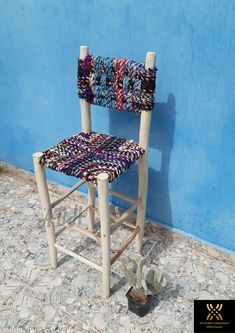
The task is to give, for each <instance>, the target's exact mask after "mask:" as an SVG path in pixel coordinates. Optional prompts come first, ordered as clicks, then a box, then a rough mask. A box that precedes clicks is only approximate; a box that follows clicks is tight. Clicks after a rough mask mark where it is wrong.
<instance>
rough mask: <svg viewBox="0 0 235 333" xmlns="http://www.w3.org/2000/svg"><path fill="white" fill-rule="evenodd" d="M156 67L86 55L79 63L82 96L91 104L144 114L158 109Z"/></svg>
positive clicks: (79, 89) (80, 93) (80, 92)
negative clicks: (155, 97) (156, 100)
mask: <svg viewBox="0 0 235 333" xmlns="http://www.w3.org/2000/svg"><path fill="white" fill-rule="evenodd" d="M155 78H156V68H153V69H146V68H145V63H144V62H136V61H130V60H126V59H115V58H107V57H94V56H91V55H88V56H86V58H85V59H84V60H81V59H79V60H78V95H79V97H80V98H84V99H86V101H87V102H89V103H91V104H96V105H100V106H105V107H110V108H116V109H119V110H121V111H130V112H135V113H140V112H141V111H142V110H145V111H150V110H152V109H153V106H154V91H155Z"/></svg>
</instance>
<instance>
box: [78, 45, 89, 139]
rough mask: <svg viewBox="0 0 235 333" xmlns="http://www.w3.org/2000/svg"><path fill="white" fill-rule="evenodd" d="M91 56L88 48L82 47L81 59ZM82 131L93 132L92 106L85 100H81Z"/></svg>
mask: <svg viewBox="0 0 235 333" xmlns="http://www.w3.org/2000/svg"><path fill="white" fill-rule="evenodd" d="M88 54H89V50H88V46H80V59H82V60H83V59H85V57H86V56H87V55H88ZM80 105H81V120H82V131H83V132H84V133H90V132H91V106H90V103H88V102H87V101H86V100H85V99H83V98H80Z"/></svg>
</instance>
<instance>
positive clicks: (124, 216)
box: [110, 201, 138, 234]
mask: <svg viewBox="0 0 235 333" xmlns="http://www.w3.org/2000/svg"><path fill="white" fill-rule="evenodd" d="M137 206H138V203H137V201H136V202H134V203H133V204H132V205H131V206H130V207H129V208H128V209H127V210H126V211H125V212H124V213H122V215H121V216H120V217H119V218H114V220H116V223H115V224H114V225H112V227H111V232H110V233H111V234H112V233H113V232H114V231H115V230H116V229H117V228H118V227H120V225H121V224H123V222H124V221H125V220H126V219H127V218H128V216H130V215H131V213H133V212H134V210H135V209H136V208H137Z"/></svg>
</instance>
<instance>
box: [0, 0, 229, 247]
mask: <svg viewBox="0 0 235 333" xmlns="http://www.w3.org/2000/svg"><path fill="white" fill-rule="evenodd" d="M234 17H235V1H232V0H231V1H230V0H224V1H223V0H217V1H210V0H207V1H205V0H195V1H193V0H191V1H188V0H187V1H184V0H174V1H173V0H172V1H168V0H162V1H160V0H148V1H142V0H123V1H114V0H112V1H111V0H109V1H108V0H93V1H91V0H90V1H88V0H87V1H85V0H84V1H78V0H76V1H75V0H70V1H65V0H64V1H52V0H48V1H40V0H18V1H15V0H8V1H7V0H2V1H1V21H0V43H1V45H0V84H1V88H0V110H1V123H0V133H1V150H0V151H1V155H0V157H1V160H3V161H5V162H8V163H11V164H13V165H15V166H17V167H21V168H23V169H26V170H29V171H32V170H33V166H32V160H31V155H32V153H33V152H35V151H39V150H43V149H45V148H47V147H49V146H50V145H52V144H54V143H55V142H57V141H58V140H60V139H62V138H63V137H66V136H70V135H72V134H74V133H77V132H78V131H80V125H81V123H80V114H79V101H78V98H77V91H76V61H77V56H78V54H79V46H80V45H88V46H90V51H91V54H96V55H99V54H100V55H107V56H114V57H126V58H131V59H135V60H143V59H144V58H145V52H146V51H156V53H157V66H158V69H159V72H158V79H157V104H156V108H155V110H154V112H153V119H152V120H153V121H152V127H151V138H150V153H149V168H150V169H149V172H150V182H149V195H148V210H147V214H148V217H149V218H152V219H154V220H157V221H159V222H161V223H163V224H167V225H169V226H172V227H174V228H176V229H178V230H181V231H183V232H186V233H188V234H191V235H192V236H194V237H198V238H200V239H203V240H205V241H207V242H211V243H214V244H215V245H217V246H221V247H224V248H225V249H228V250H235V242H234V239H235V232H234V216H235V198H234V196H235V175H234V170H235V140H234V137H235V110H234V109H235V98H234V96H235V91H234V90H235V84H234V83H235V82H234V81H235V80H234V79H235V60H234V54H235V39H234V35H235V20H234ZM92 113H93V118H94V120H93V126H94V128H95V129H96V130H98V131H101V132H110V133H113V134H117V135H123V136H125V137H131V136H132V135H133V136H134V137H135V138H137V128H138V126H137V125H138V118H137V116H135V115H132V114H128V115H127V114H124V113H121V112H118V111H114V110H105V109H103V108H100V109H98V108H93V111H92ZM125 121H127V123H126V125H127V126H126V127H125V124H123V125H120V124H121V122H123V123H124V122H125ZM136 172H137V169H136V167H134V168H133V169H132V170H129V171H128V173H127V174H126V175H125V176H124V177H123V178H122V179H120V180H118V181H117V182H115V183H114V184H113V186H114V187H115V188H117V189H119V188H121V187H124V190H125V192H126V193H127V194H133V193H134V191H136V189H137V183H136V181H135V177H136ZM49 177H50V179H51V180H54V181H57V182H61V183H64V184H67V185H69V184H72V183H74V179H71V178H66V177H61V176H59V175H58V174H55V173H54V174H53V173H52V172H49ZM118 203H119V204H120V205H122V202H118Z"/></svg>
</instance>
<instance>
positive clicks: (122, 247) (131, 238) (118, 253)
mask: <svg viewBox="0 0 235 333" xmlns="http://www.w3.org/2000/svg"><path fill="white" fill-rule="evenodd" d="M139 231H140V227H139V226H137V227H136V228H135V230H134V231H132V233H131V234H130V236H129V237H128V238H127V240H126V241H125V242H124V243H123V244H122V246H121V247H120V249H119V250H117V252H116V253H115V254H114V255H113V256H112V258H111V265H112V264H113V263H114V262H115V261H116V260H117V258H118V257H120V255H121V254H122V252H123V251H124V250H125V249H126V248H127V246H128V245H129V244H130V243H131V242H132V241H133V239H134V238H135V237H136V235H137V234H138V232H139Z"/></svg>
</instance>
